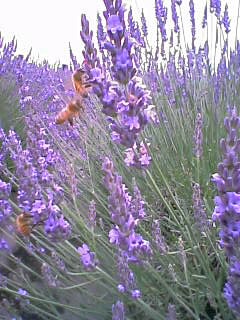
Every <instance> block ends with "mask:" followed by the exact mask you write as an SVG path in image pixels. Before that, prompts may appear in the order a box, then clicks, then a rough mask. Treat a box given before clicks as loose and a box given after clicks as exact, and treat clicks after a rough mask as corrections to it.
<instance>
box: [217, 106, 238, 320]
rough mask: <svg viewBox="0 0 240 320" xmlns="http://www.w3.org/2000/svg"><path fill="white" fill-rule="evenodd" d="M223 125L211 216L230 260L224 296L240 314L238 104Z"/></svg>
mask: <svg viewBox="0 0 240 320" xmlns="http://www.w3.org/2000/svg"><path fill="white" fill-rule="evenodd" d="M224 126H225V129H226V131H227V137H226V138H225V139H222V140H221V141H220V147H221V151H222V154H223V159H222V162H220V163H219V165H218V173H217V174H214V176H213V180H212V181H213V182H214V183H215V185H216V186H217V188H218V192H219V195H218V196H216V197H215V210H214V213H213V216H212V219H213V221H217V222H218V223H219V224H220V232H219V237H220V245H221V247H222V248H223V249H224V250H225V252H226V255H227V257H228V260H229V272H228V281H227V283H226V284H225V288H224V296H225V299H226V300H227V303H228V306H229V308H231V309H232V311H233V312H234V313H235V315H236V316H237V317H239V316H240V299H239V290H240V281H239V275H240V268H239V266H240V261H239V254H240V252H239V241H240V186H239V166H240V163H239V155H240V139H239V138H238V131H239V128H240V118H239V116H238V115H237V111H236V108H232V109H230V108H229V111H228V117H226V118H225V120H224Z"/></svg>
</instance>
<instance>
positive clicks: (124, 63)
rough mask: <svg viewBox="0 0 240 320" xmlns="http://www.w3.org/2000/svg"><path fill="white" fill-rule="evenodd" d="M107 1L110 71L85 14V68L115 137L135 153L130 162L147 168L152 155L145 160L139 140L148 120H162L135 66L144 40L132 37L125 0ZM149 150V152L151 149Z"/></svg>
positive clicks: (106, 40)
mask: <svg viewBox="0 0 240 320" xmlns="http://www.w3.org/2000/svg"><path fill="white" fill-rule="evenodd" d="M104 3H105V7H106V11H104V17H105V20H106V28H107V34H106V35H105V36H102V37H101V38H102V40H101V43H102V47H103V49H105V50H106V51H107V54H108V55H110V57H111V61H112V63H111V68H110V73H109V74H106V73H104V72H103V68H101V67H100V65H99V63H97V62H99V60H98V58H97V57H96V49H94V46H93V44H92V33H91V32H90V31H89V23H88V21H87V19H86V17H85V16H82V32H81V37H82V40H83V42H84V44H85V47H86V49H85V51H84V58H85V61H86V63H85V67H86V70H87V71H88V74H89V79H90V80H89V81H91V82H92V83H93V92H95V93H96V94H97V95H98V97H99V98H100V100H101V102H102V105H103V113H105V114H106V115H107V116H108V121H109V123H110V129H111V137H112V140H113V141H115V142H116V143H118V144H121V145H123V146H125V147H126V148H128V150H127V154H128V153H130V152H131V153H132V154H134V155H135V157H132V161H126V163H127V165H131V166H137V167H147V166H148V165H149V163H150V159H151V158H150V156H149V155H147V156H145V157H144V159H145V158H146V159H148V160H147V161H144V159H143V158H142V154H141V152H140V148H141V146H140V144H141V143H143V142H141V143H139V142H138V141H137V139H138V136H139V134H140V132H141V131H142V130H143V128H144V127H145V126H146V124H147V123H149V122H153V123H156V122H158V120H157V116H156V112H155V111H154V106H153V105H152V100H151V96H150V92H149V91H148V90H146V87H145V85H143V83H142V79H141V78H140V77H138V76H137V69H136V67H135V55H134V53H133V49H134V47H135V46H136V45H138V41H141V39H140V38H139V37H138V36H136V35H135V36H134V38H133V37H130V36H129V33H128V32H127V29H126V25H125V19H124V12H125V9H124V6H123V4H122V1H121V0H120V1H113V0H106V1H104ZM130 20H131V21H132V19H130ZM131 25H132V24H130V27H131ZM135 29H136V28H134V30H135ZM132 33H134V31H133V30H132ZM136 38H138V40H136ZM129 149H131V150H129ZM139 152H140V154H139ZM145 153H146V154H147V153H148V150H147V148H146V149H145Z"/></svg>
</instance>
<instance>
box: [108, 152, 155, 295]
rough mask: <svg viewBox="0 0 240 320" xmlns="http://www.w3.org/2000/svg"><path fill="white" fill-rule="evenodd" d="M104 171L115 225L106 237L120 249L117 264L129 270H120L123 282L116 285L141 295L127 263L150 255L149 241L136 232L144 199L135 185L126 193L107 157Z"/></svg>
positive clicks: (139, 260)
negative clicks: (132, 192) (131, 193)
mask: <svg viewBox="0 0 240 320" xmlns="http://www.w3.org/2000/svg"><path fill="white" fill-rule="evenodd" d="M103 171H104V172H105V179H104V181H105V185H106V187H107V189H108V191H109V192H110V195H109V197H108V203H109V211H110V213H111V218H112V221H113V223H114V227H113V228H112V229H111V230H110V232H109V240H110V243H112V244H114V245H115V246H116V248H117V249H118V251H119V256H120V257H121V258H119V259H120V260H119V265H121V268H119V269H120V270H125V271H126V270H127V271H128V272H127V271H126V272H122V273H120V278H121V280H120V281H121V282H122V283H121V284H120V287H119V288H121V289H120V291H121V292H126V291H127V292H129V291H130V292H131V294H132V297H135V296H136V295H137V296H138V294H137V293H139V295H140V292H139V290H137V289H134V286H135V280H134V274H133V272H132V271H131V270H130V268H129V266H128V264H129V263H135V264H141V263H142V262H143V261H144V260H145V259H147V258H150V257H151V255H152V250H151V247H150V244H149V242H148V241H147V240H145V239H143V237H142V236H141V235H140V234H139V233H136V227H137V225H138V223H139V222H140V221H141V220H142V219H143V218H144V217H145V212H144V208H143V204H144V202H143V200H142V198H141V194H140V191H139V189H138V188H137V186H136V185H135V192H134V196H133V197H131V196H130V195H129V193H128V192H127V188H126V186H125V185H124V184H123V182H122V177H121V176H119V175H118V174H117V173H115V172H114V168H113V163H112V161H111V160H110V159H108V158H106V159H105V160H104V163H103ZM121 274H122V276H121ZM128 275H129V276H128ZM136 290H137V291H136ZM137 296H136V298H137Z"/></svg>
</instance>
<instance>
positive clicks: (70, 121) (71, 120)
mask: <svg viewBox="0 0 240 320" xmlns="http://www.w3.org/2000/svg"><path fill="white" fill-rule="evenodd" d="M68 122H69V123H70V125H71V127H73V118H68Z"/></svg>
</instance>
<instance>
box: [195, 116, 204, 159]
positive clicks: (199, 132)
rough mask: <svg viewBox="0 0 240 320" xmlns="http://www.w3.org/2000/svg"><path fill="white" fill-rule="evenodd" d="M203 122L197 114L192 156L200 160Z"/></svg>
mask: <svg viewBox="0 0 240 320" xmlns="http://www.w3.org/2000/svg"><path fill="white" fill-rule="evenodd" d="M202 129H203V121H202V115H201V113H198V114H197V117H196V122H195V132H194V143H195V146H194V147H195V148H194V154H195V156H196V157H197V158H198V159H200V158H201V157H202V155H203V133H202Z"/></svg>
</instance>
